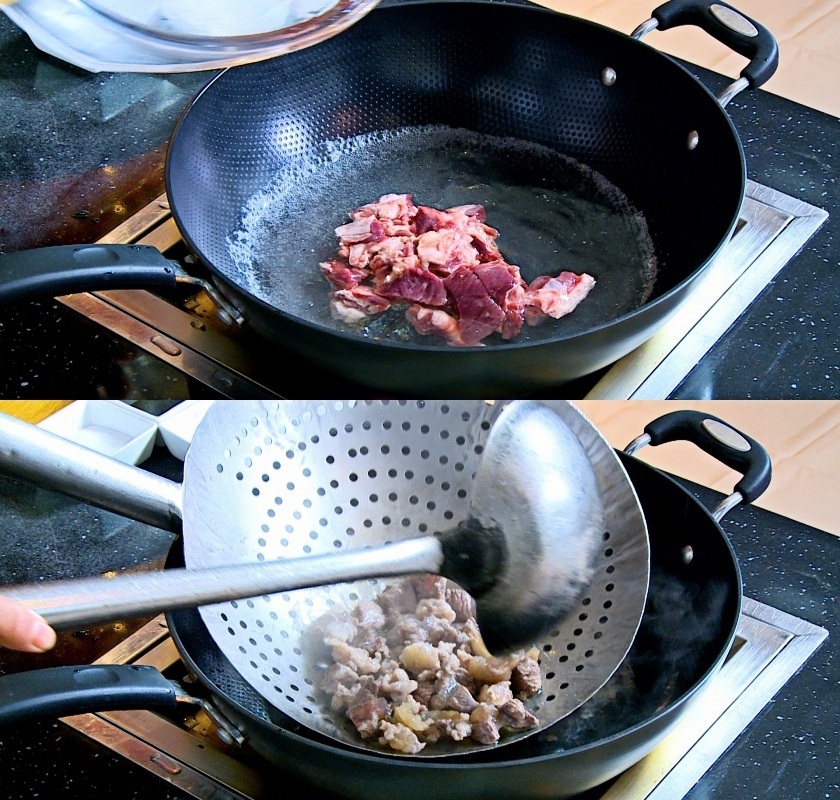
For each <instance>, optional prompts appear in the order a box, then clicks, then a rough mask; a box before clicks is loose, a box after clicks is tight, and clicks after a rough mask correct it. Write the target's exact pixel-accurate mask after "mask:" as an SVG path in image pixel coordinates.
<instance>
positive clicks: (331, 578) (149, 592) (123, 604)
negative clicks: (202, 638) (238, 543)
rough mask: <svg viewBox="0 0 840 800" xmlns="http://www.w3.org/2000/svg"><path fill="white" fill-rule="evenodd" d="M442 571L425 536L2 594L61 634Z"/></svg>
mask: <svg viewBox="0 0 840 800" xmlns="http://www.w3.org/2000/svg"><path fill="white" fill-rule="evenodd" d="M442 563H443V549H442V547H441V543H440V541H439V540H438V539H437V538H436V537H433V536H426V537H421V538H417V539H407V540H405V541H402V542H396V543H393V544H386V545H382V546H380V547H374V548H369V549H365V550H348V551H345V552H343V553H330V554H327V555H320V556H304V557H302V558H292V559H286V560H284V561H272V562H267V563H265V562H263V563H256V564H235V565H231V566H224V567H208V568H202V569H169V570H165V571H163V572H141V573H132V574H123V575H118V576H116V577H114V578H83V579H80V580H71V581H54V582H52V583H39V584H30V585H25V586H5V587H0V592H2V594H3V595H5V596H6V597H9V598H11V599H13V600H18V601H20V602H22V603H25V604H26V605H27V606H29V607H30V608H32V609H33V610H34V611H37V612H38V613H39V614H40V615H41V616H42V617H44V619H46V621H47V622H48V623H50V625H52V626H53V627H55V628H59V629H61V628H73V627H79V626H83V625H90V624H93V623H102V622H108V621H111V620H115V619H122V618H131V617H137V616H141V615H143V614H158V613H160V612H161V611H174V610H175V609H178V608H195V607H197V606H202V605H208V604H210V603H218V602H223V601H227V600H238V599H243V598H247V597H260V596H262V595H265V594H273V593H275V592H282V591H287V590H292V589H303V588H305V587H308V586H321V585H324V584H328V583H340V582H342V581H351V580H358V579H361V578H384V577H388V576H394V575H406V574H408V573H411V572H438V571H439V569H440V567H441V564H442Z"/></svg>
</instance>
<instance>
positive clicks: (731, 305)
mask: <svg viewBox="0 0 840 800" xmlns="http://www.w3.org/2000/svg"><path fill="white" fill-rule="evenodd" d="M826 219H828V212H826V211H824V210H823V209H820V208H818V207H816V206H813V205H810V204H808V203H804V202H802V201H799V200H797V199H796V198H793V197H790V196H788V195H785V194H783V193H781V192H779V191H776V190H775V189H771V188H768V187H766V186H762V185H761V184H758V183H756V182H754V181H747V186H746V192H745V197H744V202H743V204H742V208H741V214H740V218H739V221H738V223H737V225H736V229H735V232H734V233H733V236H732V237H731V239H730V241H729V242H728V243H727V244H726V245H725V246H724V247H723V248H722V250H721V251H720V253H719V254H718V255H717V257H716V258H715V260H714V262H713V263H712V264H711V265H710V267H709V268H708V269H707V270H706V274H705V275H704V277H703V279H702V281H701V282H700V283H699V284H698V286H697V287H696V289H695V290H694V291H693V293H692V300H691V303H689V304H687V305H688V307H686V308H684V309H682V310H680V312H679V314H677V315H676V317H675V318H674V319H672V320H670V321H669V322H668V324H667V325H665V326H664V327H663V328H662V329H660V330H659V331H658V332H657V333H656V334H655V335H654V336H653V337H652V338H651V339H650V340H649V341H648V342H646V343H645V344H643V345H642V346H641V347H639V348H637V349H636V350H634V351H633V352H632V353H630V354H628V355H627V356H625V357H624V358H622V359H620V360H619V361H617V362H616V363H615V364H614V365H613V366H612V367H610V368H609V370H607V371H606V373H605V374H603V375H602V377H601V378H600V379H599V380H598V381H597V383H596V384H595V385H594V386H593V387H592V388H591V389H590V390H589V391H588V392H587V393H586V395H585V397H586V398H587V399H630V398H634V399H662V398H665V397H667V396H668V395H669V394H670V393H671V392H672V391H673V390H674V389H675V388H676V387H677V386H678V385H679V384H680V383H681V381H682V380H683V379H684V378H685V377H686V376H687V375H688V373H689V372H690V371H691V369H692V368H693V367H694V365H696V364H697V363H698V361H699V360H700V359H701V358H703V356H704V355H705V354H706V353H707V352H708V351H709V349H710V348H711V347H712V346H713V345H714V344H715V343H716V342H717V341H718V340H719V339H720V338H721V337H722V336H723V335H724V334H725V333H726V331H727V330H728V329H729V328H730V327H731V325H732V324H733V323H734V322H735V321H736V320H737V319H738V318H739V317H740V316H741V315H742V314H743V313H744V311H745V310H746V309H747V308H748V307H749V305H750V304H751V303H752V302H753V301H754V300H755V299H756V297H758V295H759V294H760V293H761V292H762V291H763V290H764V289H765V288H766V287H767V286H768V285H769V284H770V282H771V281H772V280H773V279H774V278H775V277H776V276H777V275H778V274H779V272H780V271H781V270H782V269H783V268H784V267H785V265H786V264H787V263H788V262H789V261H790V260H791V259H792V258H793V257H794V256H795V255H796V254H797V253H798V252H799V250H800V249H801V248H802V247H803V246H804V245H805V243H806V242H807V241H808V240H809V239H810V238H811V236H813V235H814V233H815V232H816V231H817V230H818V229H819V228H820V226H821V225H822V224H823V223H824V222H825V221H826ZM100 241H101V242H103V243H111V244H134V243H139V244H145V245H152V246H154V247H157V248H158V249H159V250H161V251H162V252H163V253H165V254H168V253H169V252H170V251H172V250H173V249H175V248H176V247H177V246H178V245H179V244H180V243H181V236H180V233H179V231H178V229H177V226H176V225H175V221H174V219H173V218H172V214H171V211H170V208H169V203H168V201H167V198H166V196H165V195H161V196H160V197H159V198H157V200H155V201H153V202H152V203H150V204H149V205H147V206H146V207H145V208H143V209H142V210H141V211H139V212H138V213H137V214H135V215H134V216H133V217H131V218H130V219H128V220H126V221H125V222H124V223H123V224H121V225H119V226H118V227H117V228H115V229H114V230H113V231H112V232H111V233H109V234H108V235H107V236H105V237H103V238H102V239H100ZM59 300H60V301H61V302H62V303H63V304H65V305H66V306H68V307H70V308H72V309H74V310H76V311H78V312H79V313H80V314H82V315H84V316H85V317H87V318H88V319H90V320H92V321H94V322H96V323H98V324H100V325H102V326H104V327H106V328H107V329H109V330H110V331H112V332H113V333H115V334H117V335H119V336H121V337H122V338H124V339H126V340H128V341H129V342H131V343H133V344H134V345H136V346H138V347H140V348H142V349H143V350H145V351H147V352H148V353H151V354H152V355H154V356H156V357H157V358H159V359H162V360H163V361H165V362H166V363H168V364H170V365H171V366H173V367H175V368H176V369H177V370H179V371H180V372H182V373H183V374H185V375H187V376H189V377H191V378H192V379H194V380H196V381H198V382H200V383H201V384H203V385H205V386H207V387H209V388H210V389H212V390H213V391H215V392H217V393H219V394H221V395H222V396H224V397H230V398H241V399H245V398H256V397H260V398H265V397H283V396H284V389H285V390H286V391H288V386H284V385H283V383H282V380H283V378H282V376H283V375H288V374H289V371H286V370H279V371H278V370H277V368H276V366H275V365H274V364H273V363H272V360H271V359H262V358H259V357H257V356H256V355H255V354H254V352H253V349H251V348H249V347H248V342H247V336H243V335H241V334H240V332H239V331H237V330H235V329H230V328H227V327H226V326H225V325H224V324H223V323H221V322H220V321H219V320H218V318H217V316H216V313H215V306H214V304H213V303H212V301H211V300H210V298H209V297H208V296H207V295H206V293H204V292H203V291H199V292H198V293H197V294H196V295H195V296H194V297H193V298H191V301H190V303H189V308H188V309H187V308H182V307H179V306H178V305H175V304H172V303H171V302H169V301H167V300H164V299H162V298H160V297H158V296H157V295H155V294H153V293H151V292H147V291H142V290H131V291H126V290H115V291H107V292H96V293H79V294H72V295H66V296H64V297H62V298H59ZM256 350H257V351H258V352H261V351H262V348H256ZM278 380H280V381H281V382H280V383H279V384H278ZM570 399H573V398H570Z"/></svg>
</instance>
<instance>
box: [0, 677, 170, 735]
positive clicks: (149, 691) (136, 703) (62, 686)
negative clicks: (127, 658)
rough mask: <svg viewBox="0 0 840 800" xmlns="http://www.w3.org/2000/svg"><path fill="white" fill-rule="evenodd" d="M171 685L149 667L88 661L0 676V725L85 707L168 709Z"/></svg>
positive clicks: (81, 710)
mask: <svg viewBox="0 0 840 800" xmlns="http://www.w3.org/2000/svg"><path fill="white" fill-rule="evenodd" d="M177 702H178V693H177V692H176V691H175V687H174V686H173V684H172V683H170V681H169V680H167V679H166V678H165V677H164V676H163V675H162V674H161V673H160V672H159V671H158V670H156V669H155V668H154V667H147V666H138V665H133V664H129V665H126V664H89V665H84V666H75V667H52V668H50V669H35V670H30V671H27V672H17V673H15V674H13V675H4V676H3V677H2V678H0V729H2V728H8V727H11V726H14V725H17V724H19V723H21V722H31V721H35V720H39V719H55V718H57V717H61V716H65V715H67V714H84V713H87V712H90V711H127V710H133V709H139V708H144V709H157V710H161V711H166V710H172V709H174V708H175V706H176V704H177Z"/></svg>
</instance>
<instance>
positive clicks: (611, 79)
mask: <svg viewBox="0 0 840 800" xmlns="http://www.w3.org/2000/svg"><path fill="white" fill-rule="evenodd" d="M617 77H618V76H617V75H616V74H615V70H614V69H613V68H612V67H604V68H603V69H602V70H601V83H603V84H604V86H612V85H613V84H614V83H615V81H616V78H617Z"/></svg>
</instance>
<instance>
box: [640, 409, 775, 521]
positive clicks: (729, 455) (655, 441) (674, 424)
mask: <svg viewBox="0 0 840 800" xmlns="http://www.w3.org/2000/svg"><path fill="white" fill-rule="evenodd" d="M676 441H689V442H692V443H693V444H695V445H697V446H698V447H699V448H700V449H701V450H703V451H705V452H706V453H708V454H709V455H710V456H713V457H714V458H716V459H718V461H721V462H722V463H724V464H726V466H728V467H730V468H731V469H734V470H736V471H737V472H740V473H741V475H742V476H743V477H742V478H741V480H740V481H739V482H738V483H737V484H736V485H735V492H736V493H737V494H738V495H739V496H740V497H739V500H740V499H743V500H744V501H745V502H747V503H752V502H753V501H755V500H756V499H757V498H758V497H760V496H761V495H762V494H763V493H764V491H765V490H766V489H767V487H768V486H769V485H770V478H771V476H772V467H771V464H770V456H769V455H768V453H767V451H766V450H765V449H764V447H762V446H761V445H760V444H759V443H758V442H757V441H756V440H755V439H752V438H751V437H749V436H747V435H746V434H744V433H741V431H739V430H737V429H736V428H734V427H732V425H730V424H729V423H728V422H725V421H724V420H722V419H719V418H718V417H715V416H713V415H711V414H706V413H705V412H703V411H694V410H691V409H682V410H680V411H672V412H670V413H669V414H665V415H664V416H661V417H659V418H658V419H655V420H653V422H650V423H649V424H648V425H646V426H645V434H644V436H641V437H639V438H638V439H636V440H635V441H634V442H632V443H631V444H630V445H629V446H628V448H627V452H628V453H629V454H630V455H632V453H633V452H635V451H636V450H638V449H639V448H640V447H643V446H644V445H646V444H650V445H653V446H656V445H660V444H665V443H666V442H676ZM724 513H725V512H724Z"/></svg>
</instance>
